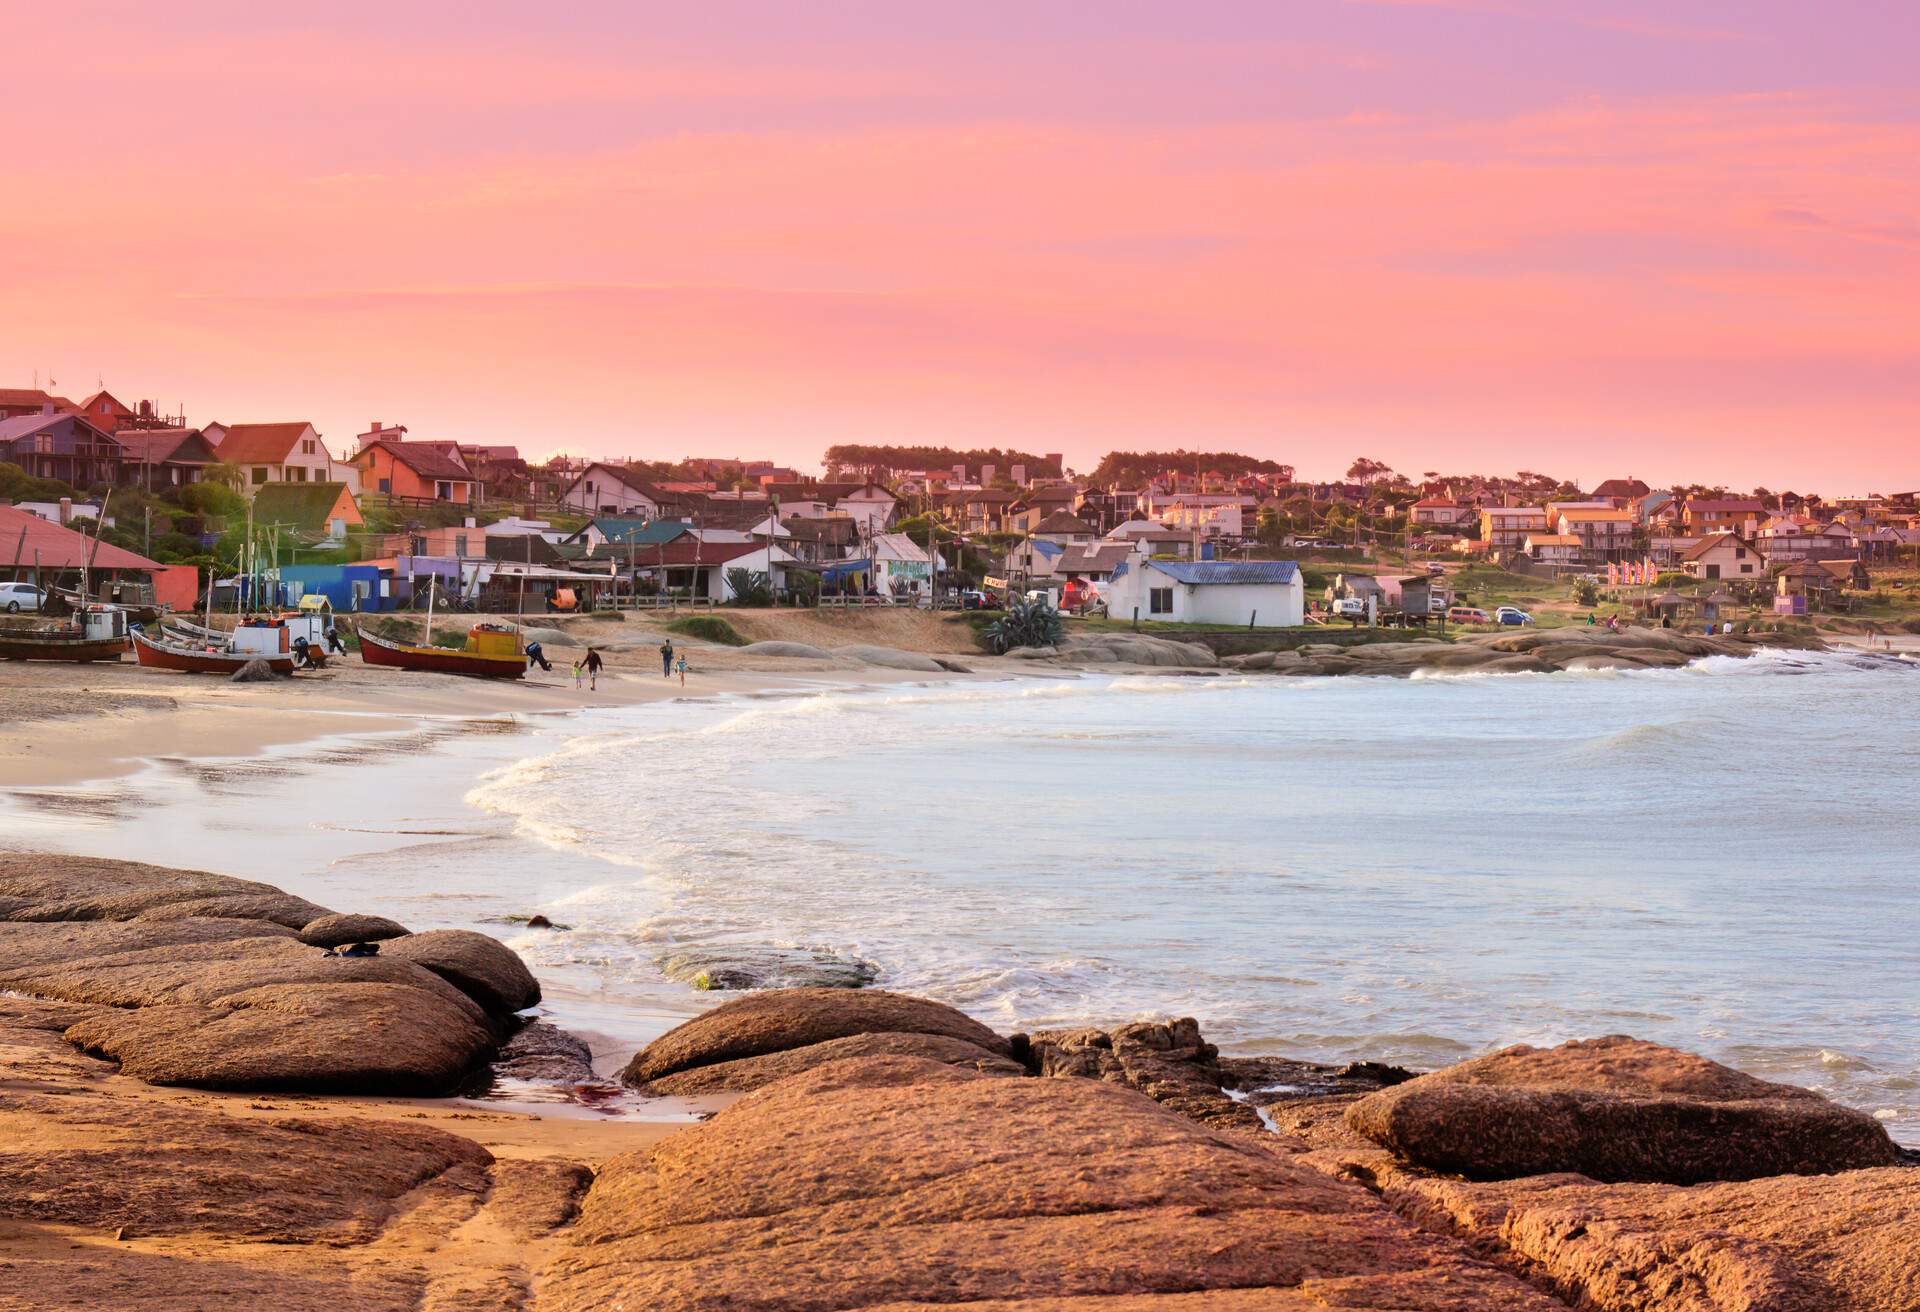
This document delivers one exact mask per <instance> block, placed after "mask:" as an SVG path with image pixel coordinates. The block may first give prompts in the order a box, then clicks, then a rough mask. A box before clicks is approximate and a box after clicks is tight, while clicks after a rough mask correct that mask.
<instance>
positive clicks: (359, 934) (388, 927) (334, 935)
mask: <svg viewBox="0 0 1920 1312" xmlns="http://www.w3.org/2000/svg"><path fill="white" fill-rule="evenodd" d="M406 933H407V927H406V926H405V925H402V924H400V923H398V922H397V921H392V920H388V919H387V918H386V917H385V916H354V915H340V914H338V913H335V914H333V915H326V916H321V917H320V918H319V919H317V920H313V921H310V922H309V923H308V924H307V925H305V926H304V927H303V928H302V929H301V930H300V941H301V942H302V943H305V944H307V945H309V946H311V947H316V948H339V947H346V946H347V945H348V944H350V943H378V942H381V941H383V940H385V939H390V938H402V937H404V936H405V935H406Z"/></svg>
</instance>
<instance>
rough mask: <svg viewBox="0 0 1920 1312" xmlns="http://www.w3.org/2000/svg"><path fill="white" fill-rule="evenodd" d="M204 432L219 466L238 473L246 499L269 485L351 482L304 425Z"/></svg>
mask: <svg viewBox="0 0 1920 1312" xmlns="http://www.w3.org/2000/svg"><path fill="white" fill-rule="evenodd" d="M203 432H204V433H205V434H206V435H207V437H209V438H210V439H213V440H214V442H215V450H216V451H217V452H218V453H219V456H220V460H221V462H222V463H224V464H228V465H232V466H233V467H234V468H236V469H238V470H239V471H240V491H241V493H242V494H243V495H245V496H247V497H249V498H251V497H252V496H253V494H254V493H255V492H258V491H259V490H260V489H261V488H263V487H265V486H266V485H267V484H269V483H341V482H350V481H351V475H349V474H348V473H347V472H346V471H345V470H344V469H343V467H342V466H341V464H340V463H339V462H338V461H336V460H335V459H334V458H333V457H332V456H331V455H330V454H328V452H327V448H326V446H325V444H324V443H322V442H321V441H320V434H319V433H318V432H317V431H316V430H315V429H314V426H313V425H312V424H310V423H306V422H304V421H295V422H291V423H280V424H232V425H221V424H209V425H208V426H207V427H206V428H205V429H204V430H203Z"/></svg>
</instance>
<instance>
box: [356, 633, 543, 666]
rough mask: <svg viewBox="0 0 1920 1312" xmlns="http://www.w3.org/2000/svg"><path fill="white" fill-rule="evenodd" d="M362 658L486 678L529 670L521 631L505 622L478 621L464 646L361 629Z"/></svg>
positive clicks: (388, 663)
mask: <svg viewBox="0 0 1920 1312" xmlns="http://www.w3.org/2000/svg"><path fill="white" fill-rule="evenodd" d="M360 658H361V659H362V660H364V661H365V662H366V663H367V664H369V665H387V666H392V667H394V668H396V669H402V670H430V671H432V672H434V673H436V674H467V675H474V676H476V677H479V678H483V679H517V678H519V677H520V676H521V675H522V674H525V673H526V670H527V654H526V650H525V648H524V647H523V646H522V645H521V642H520V631H519V630H518V629H515V628H511V627H509V626H507V625H505V624H476V625H474V626H473V627H472V628H471V629H469V630H467V645H466V646H465V647H432V646H427V645H426V644H424V643H411V642H395V641H393V640H392V639H391V638H382V637H379V636H377V635H375V634H372V633H368V632H367V631H366V629H365V628H362V629H361V630H360Z"/></svg>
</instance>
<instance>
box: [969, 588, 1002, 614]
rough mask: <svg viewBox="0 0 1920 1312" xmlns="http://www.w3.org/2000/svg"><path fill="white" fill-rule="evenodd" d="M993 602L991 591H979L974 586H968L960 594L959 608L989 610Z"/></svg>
mask: <svg viewBox="0 0 1920 1312" xmlns="http://www.w3.org/2000/svg"><path fill="white" fill-rule="evenodd" d="M995 604H996V603H995V601H994V598H993V596H992V594H991V593H986V592H980V591H978V590H977V589H974V588H968V589H967V590H966V591H964V592H962V593H961V594H960V609H961V610H989V609H991V608H992V607H993V606H994V605H995Z"/></svg>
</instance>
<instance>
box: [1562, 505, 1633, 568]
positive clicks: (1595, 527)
mask: <svg viewBox="0 0 1920 1312" xmlns="http://www.w3.org/2000/svg"><path fill="white" fill-rule="evenodd" d="M1638 526H1639V520H1638V519H1637V518H1636V517H1635V515H1634V513H1633V512H1632V511H1631V510H1614V509H1611V508H1609V509H1604V510H1603V509H1599V508H1597V507H1588V506H1582V507H1578V508H1566V509H1562V510H1561V511H1560V512H1559V518H1558V519H1556V520H1555V521H1554V526H1553V527H1554V531H1555V533H1556V534H1557V535H1558V536H1562V537H1573V538H1577V539H1578V540H1579V542H1580V550H1581V552H1582V553H1583V554H1584V555H1585V556H1586V558H1587V559H1588V560H1594V561H1606V560H1625V559H1626V558H1627V557H1628V556H1630V555H1632V554H1634V551H1633V532H1634V529H1635V528H1637V527H1638Z"/></svg>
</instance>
